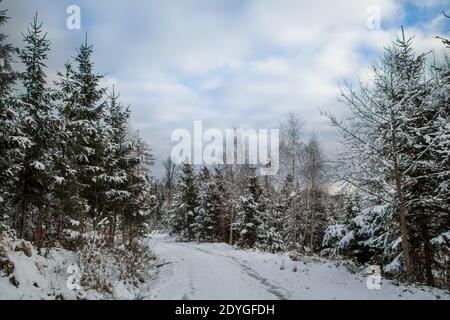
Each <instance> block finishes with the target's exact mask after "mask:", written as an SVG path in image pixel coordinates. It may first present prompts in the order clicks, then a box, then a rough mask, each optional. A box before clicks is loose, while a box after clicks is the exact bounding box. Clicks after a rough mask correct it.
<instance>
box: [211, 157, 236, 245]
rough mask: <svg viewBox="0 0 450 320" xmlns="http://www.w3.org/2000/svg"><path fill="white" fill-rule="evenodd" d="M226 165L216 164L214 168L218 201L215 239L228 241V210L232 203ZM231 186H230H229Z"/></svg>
mask: <svg viewBox="0 0 450 320" xmlns="http://www.w3.org/2000/svg"><path fill="white" fill-rule="evenodd" d="M228 169H229V168H227V165H223V166H218V167H216V168H215V169H214V171H215V175H214V183H215V185H216V188H217V195H218V202H219V203H220V206H219V211H218V219H219V221H218V225H217V231H216V234H217V241H222V242H228V241H229V240H230V224H231V219H230V212H229V211H228V210H229V208H231V207H232V206H233V205H234V204H233V199H232V197H231V196H230V188H229V187H228V186H227V171H228ZM230 187H231V186H230Z"/></svg>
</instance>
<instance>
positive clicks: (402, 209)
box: [391, 126, 414, 283]
mask: <svg viewBox="0 0 450 320" xmlns="http://www.w3.org/2000/svg"><path fill="white" fill-rule="evenodd" d="M395 130H396V128H395V127H394V126H392V127H391V139H392V141H391V142H392V152H393V158H394V176H395V185H396V192H397V198H398V209H399V210H398V211H399V218H400V232H401V234H402V247H403V256H404V258H405V267H406V280H407V282H408V283H411V282H414V269H413V265H412V261H411V253H410V245H409V240H408V225H407V222H406V206H405V200H404V197H403V190H402V176H401V173H400V168H399V166H398V157H397V135H396V133H395Z"/></svg>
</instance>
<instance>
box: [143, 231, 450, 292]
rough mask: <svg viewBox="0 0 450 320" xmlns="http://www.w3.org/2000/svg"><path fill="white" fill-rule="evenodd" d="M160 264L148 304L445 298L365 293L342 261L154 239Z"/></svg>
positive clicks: (387, 287) (387, 288) (384, 287)
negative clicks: (168, 301)
mask: <svg viewBox="0 0 450 320" xmlns="http://www.w3.org/2000/svg"><path fill="white" fill-rule="evenodd" d="M151 243H152V246H153V250H154V252H155V253H156V255H157V256H158V257H159V259H160V267H159V276H158V277H157V279H156V280H155V281H154V283H153V284H152V285H151V289H150V290H151V295H150V298H151V299H190V300H196V299H212V300H215V299H225V300H227V299H249V300H253V299H446V300H448V299H450V295H449V294H448V293H445V292H444V291H442V290H438V289H433V288H426V287H415V286H404V285H399V286H398V285H395V284H394V283H393V282H391V281H388V280H384V279H383V280H382V283H381V289H379V290H376V289H373V290H369V289H368V288H367V276H366V275H364V274H354V273H352V272H350V271H348V269H347V268H346V267H345V266H344V263H342V262H333V261H326V260H321V259H311V258H304V259H302V260H301V261H292V260H291V259H290V258H289V256H288V255H287V254H268V253H261V252H256V251H247V250H245V251H243V250H236V249H234V248H233V247H231V246H229V245H226V244H197V243H180V242H175V241H174V240H173V239H171V238H170V237H168V236H164V235H155V236H153V238H152V241H151Z"/></svg>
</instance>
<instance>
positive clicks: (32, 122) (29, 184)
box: [16, 13, 55, 248]
mask: <svg viewBox="0 0 450 320" xmlns="http://www.w3.org/2000/svg"><path fill="white" fill-rule="evenodd" d="M23 40H24V42H25V48H24V50H22V52H21V54H20V58H21V60H22V62H23V64H24V65H25V72H24V73H23V75H22V83H23V87H24V94H23V96H21V97H20V100H19V101H20V108H21V113H22V116H21V121H22V128H23V132H24V134H25V135H26V136H27V137H28V138H29V139H30V140H31V141H32V143H33V144H32V146H31V147H30V148H28V149H27V150H26V153H25V157H24V159H23V163H22V170H21V171H20V172H19V177H18V183H17V186H16V188H17V190H20V192H19V193H18V199H17V203H18V207H19V212H20V213H19V217H20V218H19V219H20V223H19V232H20V235H21V237H22V238H26V239H31V238H33V239H34V241H35V242H36V243H37V245H38V248H39V247H40V246H41V245H42V242H43V240H44V236H45V225H47V223H46V220H47V215H48V210H47V209H48V205H49V200H50V199H48V194H49V190H50V186H51V183H52V182H53V181H52V170H53V167H52V163H51V161H50V160H51V156H50V155H51V154H52V153H53V151H54V145H53V141H54V140H53V139H52V137H53V134H54V132H55V120H54V117H53V104H52V101H51V97H50V95H49V90H48V88H47V83H46V74H45V69H46V64H45V63H46V60H47V55H48V52H49V50H50V41H49V40H48V39H47V34H46V33H43V30H42V23H40V22H39V21H38V16H37V13H36V15H35V17H34V18H33V22H32V23H31V25H30V28H28V30H27V33H26V34H25V35H23ZM32 218H34V221H31V220H30V219H32ZM30 222H31V223H30ZM33 227H34V228H33ZM33 229H34V230H33Z"/></svg>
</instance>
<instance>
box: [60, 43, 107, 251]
mask: <svg viewBox="0 0 450 320" xmlns="http://www.w3.org/2000/svg"><path fill="white" fill-rule="evenodd" d="M92 53H93V49H92V46H91V45H88V43H87V39H86V41H85V43H84V44H82V45H81V46H80V48H79V49H77V55H76V57H75V64H76V67H75V68H73V69H68V67H67V66H66V72H68V73H69V78H68V81H69V83H67V84H66V85H67V86H70V90H73V93H69V94H68V95H69V101H66V103H65V105H64V108H63V116H64V120H65V122H66V130H67V132H66V137H67V139H69V143H67V144H66V146H65V147H66V148H67V150H66V151H67V152H66V156H67V157H68V161H69V162H70V163H71V168H70V170H71V172H72V174H73V177H75V181H74V182H73V183H71V184H70V186H69V187H70V189H71V190H70V191H71V195H70V198H71V200H72V201H73V202H74V203H73V207H72V209H71V210H70V220H69V221H70V224H69V225H68V226H67V233H68V234H69V235H71V236H72V237H77V238H78V239H77V241H78V243H79V244H80V245H82V244H83V243H84V240H83V239H84V235H85V232H86V226H87V218H90V219H92V222H93V227H94V228H95V227H96V222H97V219H98V218H99V216H98V212H99V211H100V210H101V209H100V206H101V203H100V202H99V200H100V194H101V191H102V190H101V186H100V180H99V179H98V177H99V176H100V175H101V174H102V173H103V171H104V168H103V166H104V149H105V146H104V143H103V142H104V140H103V136H104V133H105V132H104V131H105V130H104V128H102V126H103V121H102V120H103V116H104V106H105V104H104V102H103V101H102V99H103V96H104V93H105V89H104V88H100V85H99V84H100V81H101V79H102V78H103V76H101V75H98V74H95V73H94V70H93V68H94V66H93V63H92V61H91V59H92V58H91V56H92ZM67 88H68V89H69V87H67Z"/></svg>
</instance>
